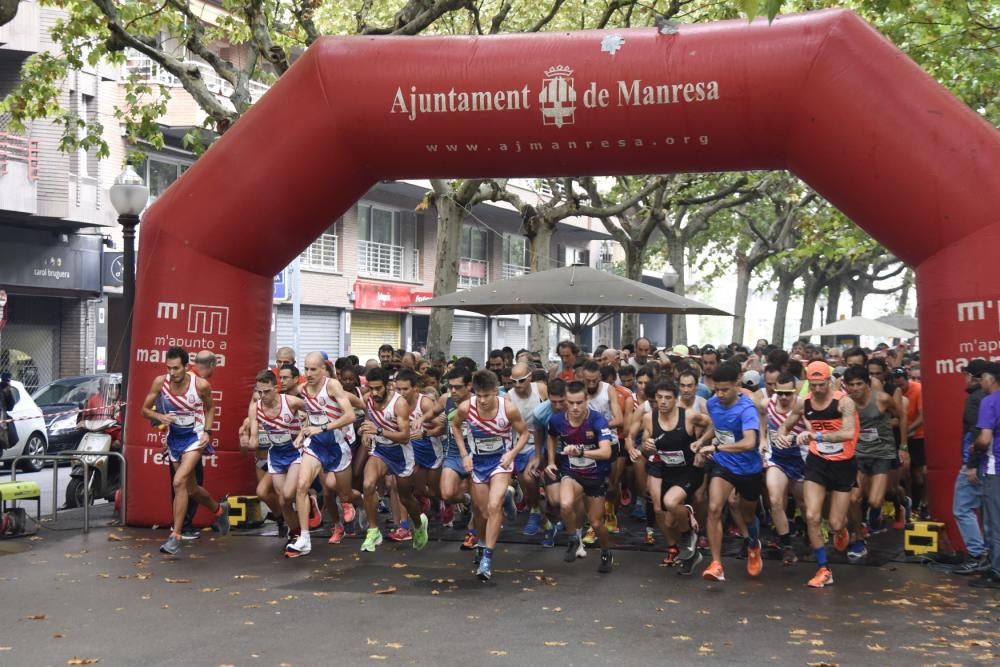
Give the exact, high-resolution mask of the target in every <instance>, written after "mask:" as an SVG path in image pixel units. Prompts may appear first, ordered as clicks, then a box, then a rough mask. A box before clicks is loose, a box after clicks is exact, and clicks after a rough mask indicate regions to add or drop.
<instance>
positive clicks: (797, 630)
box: [788, 628, 809, 635]
mask: <svg viewBox="0 0 1000 667" xmlns="http://www.w3.org/2000/svg"><path fill="white" fill-rule="evenodd" d="M788 634H790V635H807V634H809V631H808V630H804V629H803V628H792V629H791V630H789V631H788Z"/></svg>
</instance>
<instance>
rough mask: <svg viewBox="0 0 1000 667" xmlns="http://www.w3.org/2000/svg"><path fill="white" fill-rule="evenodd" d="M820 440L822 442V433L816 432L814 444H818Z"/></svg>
mask: <svg viewBox="0 0 1000 667" xmlns="http://www.w3.org/2000/svg"><path fill="white" fill-rule="evenodd" d="M821 442H823V434H822V433H817V434H816V444H819V443H821Z"/></svg>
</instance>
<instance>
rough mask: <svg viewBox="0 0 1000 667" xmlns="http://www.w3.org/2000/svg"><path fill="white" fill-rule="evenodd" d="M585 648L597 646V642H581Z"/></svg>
mask: <svg viewBox="0 0 1000 667" xmlns="http://www.w3.org/2000/svg"><path fill="white" fill-rule="evenodd" d="M580 643H581V644H583V645H584V646H597V642H580Z"/></svg>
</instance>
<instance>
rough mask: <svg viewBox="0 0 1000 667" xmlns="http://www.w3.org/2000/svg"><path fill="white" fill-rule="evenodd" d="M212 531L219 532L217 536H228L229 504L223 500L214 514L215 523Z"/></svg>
mask: <svg viewBox="0 0 1000 667" xmlns="http://www.w3.org/2000/svg"><path fill="white" fill-rule="evenodd" d="M212 529H213V530H217V531H219V535H228V534H229V502H228V501H226V500H223V501H222V502H221V503H219V511H218V512H216V513H215V521H214V522H213V523H212Z"/></svg>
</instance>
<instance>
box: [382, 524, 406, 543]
mask: <svg viewBox="0 0 1000 667" xmlns="http://www.w3.org/2000/svg"><path fill="white" fill-rule="evenodd" d="M385 538H386V539H387V540H392V541H393V542H406V541H408V540H412V539H413V531H412V530H410V529H409V528H402V527H400V528H397V529H396V530H394V531H392V532H391V533H389V534H388V535H386V536H385Z"/></svg>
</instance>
